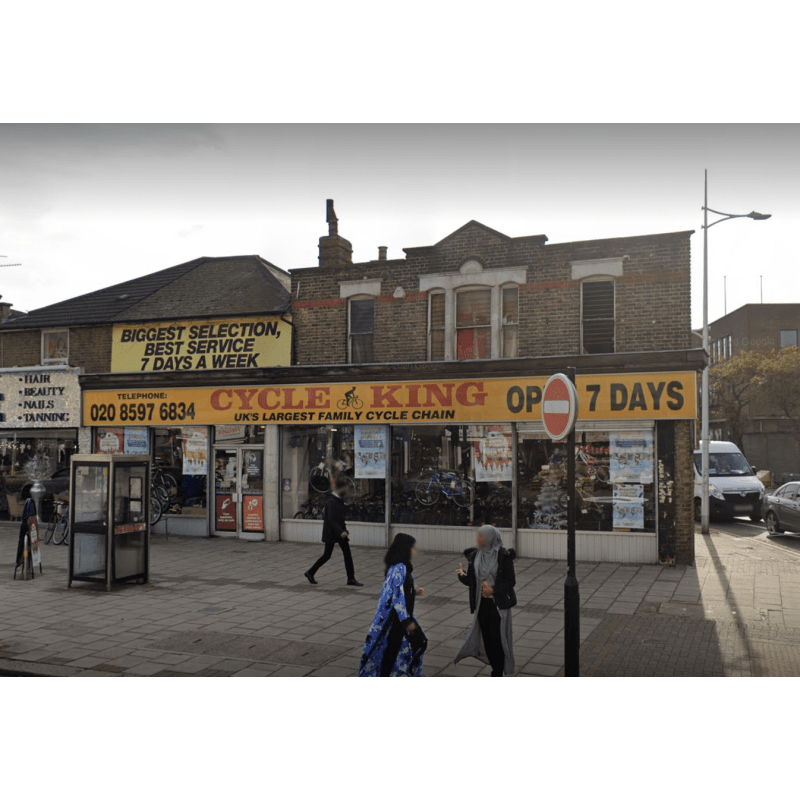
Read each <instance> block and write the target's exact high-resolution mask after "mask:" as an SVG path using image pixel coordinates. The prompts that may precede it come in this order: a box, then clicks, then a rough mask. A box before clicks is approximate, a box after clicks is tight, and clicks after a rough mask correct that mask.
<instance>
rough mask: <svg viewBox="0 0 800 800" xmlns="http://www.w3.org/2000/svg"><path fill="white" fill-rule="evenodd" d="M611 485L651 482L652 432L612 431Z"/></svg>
mask: <svg viewBox="0 0 800 800" xmlns="http://www.w3.org/2000/svg"><path fill="white" fill-rule="evenodd" d="M609 473H610V475H611V483H652V482H653V431H612V433H611V454H610V460H609Z"/></svg>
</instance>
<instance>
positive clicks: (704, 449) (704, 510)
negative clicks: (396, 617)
mask: <svg viewBox="0 0 800 800" xmlns="http://www.w3.org/2000/svg"><path fill="white" fill-rule="evenodd" d="M702 210H703V350H705V352H706V356H708V229H709V228H710V227H712V226H713V225H716V224H717V223H718V222H724V221H725V220H726V219H736V218H737V217H749V218H750V219H756V220H762V219H769V218H770V217H771V216H772V214H759V213H758V212H757V211H751V212H750V213H749V214H726V213H724V212H723V211H714V209H713V208H709V207H708V170H705V194H704V199H703V209H702ZM709 211H710V212H711V213H712V214H718V215H719V216H720V218H721V219H717V220H714V222H712V223H711V225H709V224H708V212H709ZM702 405H703V410H702V415H703V418H702V432H701V439H702V440H701V442H700V452H701V454H702V455H701V458H702V479H703V493H702V501H701V505H700V529H701V531H702V533H703V534H706V535H707V534H708V518H709V508H708V364H706V365H705V366H704V367H703V403H702Z"/></svg>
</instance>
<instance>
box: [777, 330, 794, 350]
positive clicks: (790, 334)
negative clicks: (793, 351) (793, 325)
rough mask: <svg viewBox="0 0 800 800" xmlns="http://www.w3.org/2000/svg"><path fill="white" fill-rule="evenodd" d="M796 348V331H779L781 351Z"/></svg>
mask: <svg viewBox="0 0 800 800" xmlns="http://www.w3.org/2000/svg"><path fill="white" fill-rule="evenodd" d="M784 347H797V330H781V349H783V348H784Z"/></svg>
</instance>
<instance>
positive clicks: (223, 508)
mask: <svg viewBox="0 0 800 800" xmlns="http://www.w3.org/2000/svg"><path fill="white" fill-rule="evenodd" d="M216 520H217V523H216V524H217V530H218V531H235V530H236V503H234V502H233V495H230V494H218V495H217V516H216Z"/></svg>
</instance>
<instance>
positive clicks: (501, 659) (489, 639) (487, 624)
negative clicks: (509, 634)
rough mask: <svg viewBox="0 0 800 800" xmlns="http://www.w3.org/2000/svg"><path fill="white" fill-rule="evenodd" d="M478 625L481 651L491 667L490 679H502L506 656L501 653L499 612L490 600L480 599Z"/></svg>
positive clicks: (501, 641)
mask: <svg viewBox="0 0 800 800" xmlns="http://www.w3.org/2000/svg"><path fill="white" fill-rule="evenodd" d="M478 625H479V626H480V629H481V636H482V637H483V649H484V650H486V655H487V656H488V658H489V664H490V666H491V667H492V677H493V678H502V677H503V667H504V666H505V663H506V656H505V653H504V652H503V640H502V639H501V638H500V612H499V611H498V610H497V606H496V605H495V602H494V600H492V599H491V598H487V597H482V598H481V604H480V605H479V606H478Z"/></svg>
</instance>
